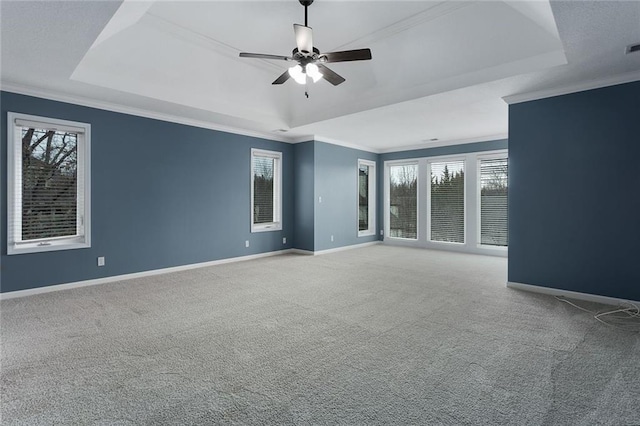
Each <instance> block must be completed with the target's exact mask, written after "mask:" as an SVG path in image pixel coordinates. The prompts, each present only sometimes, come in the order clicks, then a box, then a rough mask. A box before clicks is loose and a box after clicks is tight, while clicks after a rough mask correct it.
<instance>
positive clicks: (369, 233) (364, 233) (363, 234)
mask: <svg viewBox="0 0 640 426" xmlns="http://www.w3.org/2000/svg"><path fill="white" fill-rule="evenodd" d="M373 235H376V231H358V237H371V236H373Z"/></svg>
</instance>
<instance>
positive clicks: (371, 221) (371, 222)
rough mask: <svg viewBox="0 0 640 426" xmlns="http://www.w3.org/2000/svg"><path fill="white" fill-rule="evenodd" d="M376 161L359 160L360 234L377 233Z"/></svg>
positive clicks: (361, 235)
mask: <svg viewBox="0 0 640 426" xmlns="http://www.w3.org/2000/svg"><path fill="white" fill-rule="evenodd" d="M375 210H376V163H375V162H373V161H367V160H358V236H359V237H363V236H365V235H375V233H376V229H375V226H376V223H375V222H376V220H375Z"/></svg>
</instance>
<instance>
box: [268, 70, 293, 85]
mask: <svg viewBox="0 0 640 426" xmlns="http://www.w3.org/2000/svg"><path fill="white" fill-rule="evenodd" d="M289 77H291V76H290V75H289V70H286V71H285V72H283V73H282V75H280V77H278V78H276V79H275V80H274V82H273V83H271V84H282V83H284V82H285V81H287V80H289Z"/></svg>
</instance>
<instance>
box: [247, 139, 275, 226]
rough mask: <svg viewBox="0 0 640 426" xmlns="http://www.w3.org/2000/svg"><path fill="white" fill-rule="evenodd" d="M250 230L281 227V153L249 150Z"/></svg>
mask: <svg viewBox="0 0 640 426" xmlns="http://www.w3.org/2000/svg"><path fill="white" fill-rule="evenodd" d="M251 212H252V214H251V232H263V231H277V230H280V229H282V217H281V215H282V153H280V152H274V151H262V150H259V149H252V150H251Z"/></svg>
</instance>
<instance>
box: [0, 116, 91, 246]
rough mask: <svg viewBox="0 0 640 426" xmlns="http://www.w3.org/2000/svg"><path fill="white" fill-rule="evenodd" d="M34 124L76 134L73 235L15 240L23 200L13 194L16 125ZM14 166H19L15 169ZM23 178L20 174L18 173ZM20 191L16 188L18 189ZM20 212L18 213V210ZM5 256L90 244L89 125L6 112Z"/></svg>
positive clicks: (18, 142)
mask: <svg viewBox="0 0 640 426" xmlns="http://www.w3.org/2000/svg"><path fill="white" fill-rule="evenodd" d="M27 126H28V127H35V128H39V129H50V130H56V131H64V132H72V133H77V135H78V138H77V147H76V149H77V153H76V157H77V164H76V169H77V175H78V179H77V180H78V182H77V193H76V204H77V217H76V235H70V236H65V237H56V238H40V239H34V240H28V241H17V236H18V235H22V226H21V223H16V222H15V221H14V219H15V218H16V216H18V215H19V216H20V218H22V212H20V211H21V209H22V207H21V206H22V200H21V199H20V196H19V194H17V193H16V190H17V188H16V173H20V174H22V171H21V170H20V169H21V166H22V157H21V156H20V157H18V158H16V154H17V152H16V151H17V150H20V151H21V146H22V141H21V138H20V133H17V132H16V130H17V129H18V128H23V127H27ZM16 167H17V168H18V169H19V171H18V170H16ZM20 176H21V177H20V181H22V175H20ZM18 192H19V191H18ZM17 212H20V213H17ZM6 237H7V255H18V254H26V253H40V252H49V251H57V250H74V249H83V248H88V247H91V124H90V123H83V122H79V121H70V120H63V119H59V118H53V117H43V116H37V115H31V114H23V113H18V112H11V111H9V112H7V236H6Z"/></svg>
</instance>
